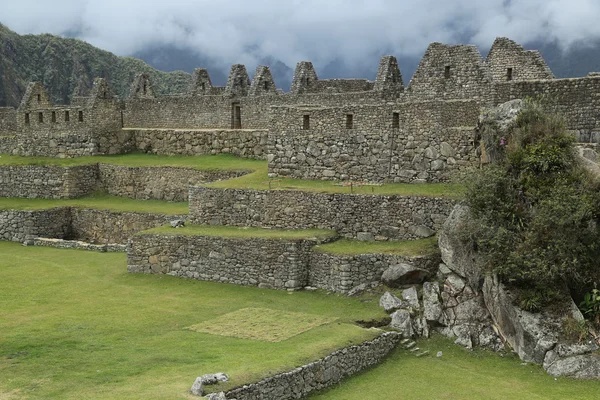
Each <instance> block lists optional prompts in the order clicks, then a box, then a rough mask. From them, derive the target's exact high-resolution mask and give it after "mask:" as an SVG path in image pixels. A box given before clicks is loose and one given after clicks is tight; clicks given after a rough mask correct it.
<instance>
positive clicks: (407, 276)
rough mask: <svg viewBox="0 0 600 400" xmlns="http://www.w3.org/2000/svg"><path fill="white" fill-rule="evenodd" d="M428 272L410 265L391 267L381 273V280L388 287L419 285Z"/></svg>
mask: <svg viewBox="0 0 600 400" xmlns="http://www.w3.org/2000/svg"><path fill="white" fill-rule="evenodd" d="M428 275H429V272H428V271H426V270H424V269H421V268H417V267H415V266H414V265H411V264H398V265H392V266H391V267H389V268H388V269H386V270H385V271H384V272H383V275H382V276H381V280H382V281H383V282H384V283H385V284H386V285H388V286H390V287H398V286H401V285H409V284H414V283H421V282H423V280H424V279H425V278H426V277H427V276H428Z"/></svg>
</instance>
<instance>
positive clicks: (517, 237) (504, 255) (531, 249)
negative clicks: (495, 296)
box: [466, 100, 600, 311]
mask: <svg viewBox="0 0 600 400" xmlns="http://www.w3.org/2000/svg"><path fill="white" fill-rule="evenodd" d="M496 128H497V125H495V124H493V123H490V124H488V125H487V126H486V127H485V129H481V130H480V132H481V133H482V136H483V137H482V142H483V143H484V144H485V145H486V146H487V147H488V148H490V150H491V151H488V153H492V154H494V157H493V161H494V163H493V164H491V165H489V166H487V167H486V168H484V169H482V170H478V171H476V172H475V173H474V174H473V175H472V176H470V177H469V180H468V182H467V183H466V184H467V196H466V201H467V205H468V206H469V207H470V210H471V213H472V217H473V218H472V220H473V222H472V226H470V227H469V228H468V229H469V234H470V235H471V237H472V238H473V239H474V242H475V243H476V246H477V250H478V251H479V253H480V254H481V256H482V257H481V260H482V261H481V262H482V265H481V267H482V268H484V269H486V270H489V271H493V272H495V273H497V274H498V275H499V276H500V277H501V278H502V279H503V280H504V281H505V282H506V283H509V284H513V285H514V286H517V287H520V288H522V289H523V290H522V292H521V293H522V295H521V299H520V302H521V305H523V306H524V308H526V309H529V310H531V311H537V310H539V309H540V308H541V307H543V306H544V305H547V304H548V303H551V302H552V301H553V300H554V299H556V298H557V297H559V296H560V294H559V293H560V291H561V290H564V289H565V288H567V287H568V288H570V289H571V290H578V289H579V288H581V287H584V286H586V285H589V284H591V282H595V281H597V280H598V276H599V270H600V268H599V266H598V264H599V260H600V228H599V225H598V221H599V217H600V185H599V184H598V182H597V181H595V180H594V179H593V178H592V177H591V176H590V175H589V174H588V173H587V171H585V169H584V168H582V166H581V165H580V164H579V162H578V160H577V157H576V153H575V148H574V139H573V137H572V136H571V135H570V134H569V133H568V132H567V131H566V130H565V128H564V123H563V120H562V119H561V118H560V117H559V116H557V115H555V114H552V115H550V114H547V113H545V112H544V110H543V105H541V104H540V103H539V102H538V101H534V100H526V101H525V102H524V103H523V108H522V109H521V111H520V112H519V114H518V116H517V118H516V119H515V120H514V122H513V123H512V124H510V125H509V126H508V128H507V129H506V130H505V132H501V133H499V132H498V130H497V129H496ZM486 151H487V149H486Z"/></svg>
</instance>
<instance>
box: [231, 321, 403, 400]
mask: <svg viewBox="0 0 600 400" xmlns="http://www.w3.org/2000/svg"><path fill="white" fill-rule="evenodd" d="M400 339H401V335H400V334H399V333H397V332H385V333H382V334H381V335H379V336H378V337H376V338H375V339H373V340H370V341H367V342H364V343H361V344H359V345H355V346H349V347H345V348H343V349H340V350H337V351H334V352H333V353H331V354H329V355H328V356H326V357H324V358H321V359H319V360H317V361H315V362H312V363H310V364H306V365H303V366H301V367H298V368H294V369H293V370H290V371H287V372H284V373H281V374H277V375H274V376H271V377H268V378H266V379H263V380H261V381H259V382H256V383H251V384H248V385H244V386H241V387H238V388H235V389H232V390H230V391H228V392H227V393H226V396H227V398H228V399H237V400H288V399H300V398H303V397H305V396H307V395H308V394H310V393H312V392H315V391H318V390H322V389H326V388H328V387H331V386H333V385H335V384H337V383H339V382H341V381H342V380H343V379H345V378H347V377H350V376H352V375H355V374H357V373H359V372H361V371H362V370H364V369H366V368H369V367H371V366H373V365H376V364H378V363H380V362H381V361H382V360H383V359H384V358H385V357H386V356H387V355H388V354H389V353H390V351H392V350H393V349H394V348H395V347H396V345H397V344H398V342H399V341H400Z"/></svg>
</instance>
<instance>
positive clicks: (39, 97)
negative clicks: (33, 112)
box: [37, 94, 42, 103]
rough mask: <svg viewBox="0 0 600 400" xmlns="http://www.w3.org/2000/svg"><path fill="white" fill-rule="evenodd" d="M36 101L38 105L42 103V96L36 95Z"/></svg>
mask: <svg viewBox="0 0 600 400" xmlns="http://www.w3.org/2000/svg"><path fill="white" fill-rule="evenodd" d="M37 100H38V103H41V102H42V95H41V94H38V95H37Z"/></svg>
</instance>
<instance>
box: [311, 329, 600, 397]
mask: <svg viewBox="0 0 600 400" xmlns="http://www.w3.org/2000/svg"><path fill="white" fill-rule="evenodd" d="M419 347H421V348H422V349H427V350H429V351H430V352H431V356H427V357H422V358H417V357H415V355H414V353H410V352H408V351H406V350H403V349H400V348H398V349H396V350H395V351H394V352H393V353H392V354H391V355H390V356H389V357H388V358H387V359H386V360H385V361H384V362H383V363H382V364H380V365H379V366H376V367H375V368H372V369H370V370H369V371H367V372H365V373H363V374H361V375H358V376H355V377H353V378H350V379H348V380H346V381H344V382H343V383H342V384H341V385H339V386H338V387H336V388H334V389H332V390H330V391H327V392H324V393H321V394H318V395H315V396H312V397H310V399H311V400H364V399H402V400H430V399H436V400H438V399H439V400H463V399H469V400H479V399H481V400H523V399H527V400H554V399H555V400H565V399H574V400H575V399H576V400H587V399H589V400H592V399H594V400H595V399H598V397H599V396H598V393H600V381H576V380H572V379H568V378H558V379H554V378H553V377H551V376H550V375H547V374H546V373H545V372H544V371H543V370H542V368H541V367H539V366H537V365H532V364H523V363H522V362H521V360H519V358H518V357H517V356H515V355H513V354H506V355H504V357H500V355H499V354H497V353H492V352H488V351H484V350H476V351H468V350H466V349H463V348H462V347H459V346H457V345H455V344H453V343H452V341H450V340H448V339H445V338H441V337H435V338H433V339H430V340H427V341H420V342H419ZM438 351H442V353H443V356H442V357H439V358H438V357H436V354H437V352H438Z"/></svg>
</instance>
